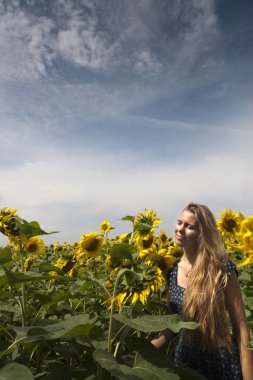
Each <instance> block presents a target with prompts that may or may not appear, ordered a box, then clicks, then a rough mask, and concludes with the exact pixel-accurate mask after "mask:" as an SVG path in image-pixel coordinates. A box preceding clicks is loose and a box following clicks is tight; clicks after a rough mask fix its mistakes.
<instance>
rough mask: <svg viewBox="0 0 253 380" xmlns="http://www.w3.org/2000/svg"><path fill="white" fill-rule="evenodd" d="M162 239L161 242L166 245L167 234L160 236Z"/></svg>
mask: <svg viewBox="0 0 253 380" xmlns="http://www.w3.org/2000/svg"><path fill="white" fill-rule="evenodd" d="M160 238H161V241H162V242H163V243H165V242H166V240H167V236H166V235H165V234H161V235H160Z"/></svg>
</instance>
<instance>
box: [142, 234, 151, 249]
mask: <svg viewBox="0 0 253 380" xmlns="http://www.w3.org/2000/svg"><path fill="white" fill-rule="evenodd" d="M152 243H153V237H150V238H149V239H145V240H143V241H142V245H143V248H144V249H148V248H150V247H151V245H152Z"/></svg>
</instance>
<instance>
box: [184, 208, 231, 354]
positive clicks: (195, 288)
mask: <svg viewBox="0 0 253 380" xmlns="http://www.w3.org/2000/svg"><path fill="white" fill-rule="evenodd" d="M184 210H187V211H189V212H191V213H193V214H194V215H195V216H196V219H197V228H198V240H197V252H196V260H195V262H194V265H193V268H192V271H191V276H190V278H189V282H188V285H187V289H186V292H185V296H184V302H183V318H184V320H186V321H195V322H198V323H199V327H198V329H197V332H195V333H191V332H189V331H187V333H186V334H187V335H186V336H187V338H188V339H189V341H192V342H193V341H195V340H196V339H197V341H198V345H199V346H200V347H201V348H202V349H207V350H214V349H217V348H218V347H226V348H227V349H228V350H229V351H230V350H231V338H230V334H229V324H228V315H227V311H226V303H225V295H224V288H225V287H226V284H227V272H226V264H227V260H228V258H227V255H226V252H225V248H224V245H223V243H222V241H221V237H220V235H219V233H218V231H217V227H216V221H215V218H214V216H213V214H212V213H211V211H210V210H209V208H208V207H206V206H204V205H200V204H197V203H190V204H189V205H188V206H187V207H186V208H185V209H184Z"/></svg>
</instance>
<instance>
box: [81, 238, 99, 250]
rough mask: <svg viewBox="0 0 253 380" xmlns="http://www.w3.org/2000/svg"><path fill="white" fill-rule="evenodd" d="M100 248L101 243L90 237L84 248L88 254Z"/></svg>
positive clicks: (84, 243)
mask: <svg viewBox="0 0 253 380" xmlns="http://www.w3.org/2000/svg"><path fill="white" fill-rule="evenodd" d="M98 246H99V241H98V239H96V238H95V237H88V238H86V239H85V241H84V242H83V248H84V249H85V250H86V251H87V252H94V251H96V249H97V248H98Z"/></svg>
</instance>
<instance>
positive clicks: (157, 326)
mask: <svg viewBox="0 0 253 380" xmlns="http://www.w3.org/2000/svg"><path fill="white" fill-rule="evenodd" d="M113 318H114V319H116V320H117V321H119V322H121V323H123V324H124V325H127V326H129V327H131V328H133V329H134V330H138V331H143V332H145V333H150V332H157V331H163V330H166V329H169V330H171V331H173V332H174V333H178V332H179V330H180V329H182V328H186V329H190V330H194V329H196V328H197V327H198V324H197V323H195V322H184V321H182V320H181V319H180V317H179V315H178V314H171V315H143V316H141V317H137V318H133V319H129V318H128V317H126V316H125V315H123V314H114V315H113Z"/></svg>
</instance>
